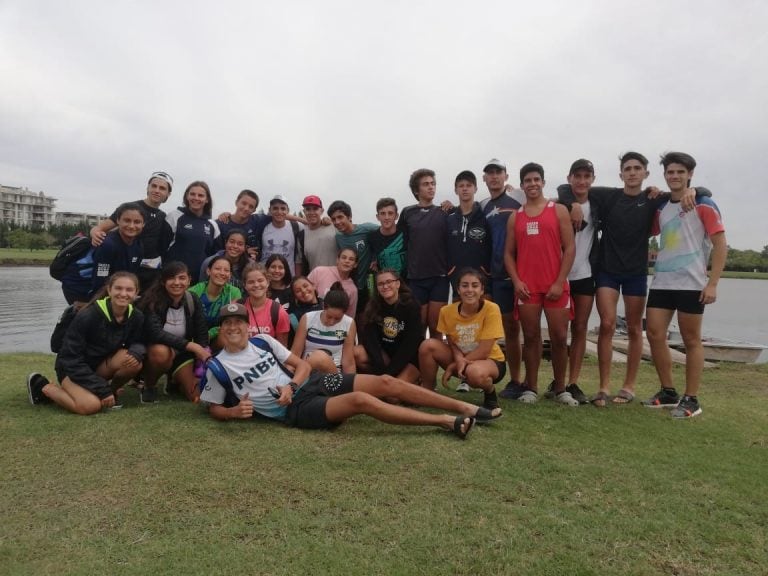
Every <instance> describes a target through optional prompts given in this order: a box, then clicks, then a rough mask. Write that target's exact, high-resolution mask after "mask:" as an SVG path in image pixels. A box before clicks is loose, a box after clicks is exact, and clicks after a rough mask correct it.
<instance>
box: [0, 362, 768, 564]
mask: <svg viewBox="0 0 768 576" xmlns="http://www.w3.org/2000/svg"><path fill="white" fill-rule="evenodd" d="M52 364H53V359H52V356H45V355H34V354H19V355H5V356H2V357H0V406H1V407H2V408H1V410H2V418H0V442H2V445H1V446H0V451H1V453H2V454H3V466H2V472H0V487H1V488H2V494H3V498H2V500H1V501H0V502H1V503H0V517H2V519H3V521H2V523H1V524H0V572H2V573H3V574H54V573H55V574H166V573H167V574H214V573H216V574H312V573H314V574H345V575H348V574H366V575H367V574H447V575H450V574H537V575H538V574H595V575H611V574H616V575H628V574H638V575H640V574H642V575H653V574H677V575H692V574H739V575H746V574H764V573H765V567H766V566H767V565H768V507H767V506H766V505H765V479H766V476H767V475H768V454H767V453H766V449H767V444H768V411H766V409H765V405H766V400H768V384H767V382H768V366H766V365H743V366H720V367H718V368H715V369H712V370H707V371H706V373H705V374H704V379H705V382H704V386H703V395H702V402H703V407H704V413H703V414H702V415H701V416H699V417H697V418H695V419H693V420H690V421H673V420H672V419H671V418H670V417H669V415H668V414H667V413H666V411H653V410H647V409H643V408H642V407H641V406H640V405H638V404H637V403H635V404H633V405H630V406H626V407H612V408H608V409H603V410H599V409H596V408H593V407H588V406H587V407H579V408H575V409H572V408H565V407H561V406H557V405H554V404H553V403H552V402H549V401H543V400H542V401H540V402H539V404H537V405H534V406H523V405H517V404H512V403H505V405H504V407H505V415H504V417H503V418H502V419H501V420H499V421H497V422H495V423H494V424H493V425H491V426H487V427H483V428H477V429H476V430H474V431H473V432H472V434H471V435H470V437H469V439H468V440H467V441H466V442H461V441H459V440H457V439H455V438H454V437H452V436H451V435H449V434H447V433H442V432H439V431H434V430H431V429H423V428H406V427H396V426H387V425H384V424H379V423H378V422H375V421H373V420H372V419H370V418H367V417H362V416H361V417H356V418H353V419H352V420H351V421H349V422H348V423H346V424H344V425H343V426H341V427H340V428H339V429H337V430H335V431H333V432H305V431H299V430H291V429H287V428H284V427H283V426H281V425H277V424H269V423H263V422H227V423H219V422H215V421H213V420H211V419H209V418H208V417H207V415H205V414H204V413H203V412H202V410H201V409H199V408H197V407H195V406H192V405H190V404H187V403H185V402H182V401H174V400H170V399H167V398H163V399H162V402H161V403H160V404H158V405H155V406H141V405H139V404H138V400H137V396H136V392H135V390H129V391H128V392H127V393H126V402H125V404H126V405H125V407H124V408H123V409H122V410H119V411H112V412H109V413H103V414H99V415H97V416H93V417H88V418H83V417H77V416H71V415H69V414H65V413H64V412H63V411H61V410H59V409H57V408H55V407H50V406H42V407H32V406H29V405H28V403H27V397H26V391H25V388H24V386H23V382H24V379H25V376H26V374H27V372H29V371H31V370H33V369H34V370H40V371H43V372H45V373H47V374H48V375H50V374H52ZM615 368H616V370H617V373H618V372H619V371H620V370H621V367H620V366H618V365H617V366H616V367H615ZM548 371H549V365H548V364H545V365H544V366H543V368H542V381H543V382H546V381H548V378H547V376H548V375H549V372H548ZM675 377H676V379H677V380H678V381H679V380H680V379H681V378H682V370H681V369H680V368H676V369H675ZM595 379H596V366H595V364H594V363H593V362H591V361H590V362H589V363H588V365H587V367H586V369H585V376H584V381H585V382H589V383H590V385H586V386H585V388H587V389H588V390H589V391H591V390H592V389H593V388H594V382H595ZM617 379H618V374H617ZM655 388H656V377H655V374H654V372H653V368H652V367H651V366H650V365H644V366H643V367H642V368H641V377H640V386H639V389H640V396H641V397H645V396H648V395H650V394H651V393H652V392H653V391H654V390H655ZM463 397H466V398H468V399H470V400H471V401H479V399H480V397H479V394H476V393H470V394H468V395H466V396H463Z"/></svg>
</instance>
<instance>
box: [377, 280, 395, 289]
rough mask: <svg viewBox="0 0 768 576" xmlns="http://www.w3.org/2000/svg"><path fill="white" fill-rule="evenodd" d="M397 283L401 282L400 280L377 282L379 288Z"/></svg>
mask: <svg viewBox="0 0 768 576" xmlns="http://www.w3.org/2000/svg"><path fill="white" fill-rule="evenodd" d="M395 282H399V280H382V281H381V282H376V286H377V287H378V288H384V287H386V286H392V284H394V283H395Z"/></svg>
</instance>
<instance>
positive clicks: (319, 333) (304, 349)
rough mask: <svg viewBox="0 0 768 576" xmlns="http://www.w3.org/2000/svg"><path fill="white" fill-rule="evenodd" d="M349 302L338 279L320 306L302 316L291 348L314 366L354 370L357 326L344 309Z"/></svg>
mask: <svg viewBox="0 0 768 576" xmlns="http://www.w3.org/2000/svg"><path fill="white" fill-rule="evenodd" d="M348 306H349V296H347V293H346V292H344V290H343V289H342V287H341V284H340V283H338V282H337V283H336V284H334V285H333V286H331V290H330V291H329V292H328V294H326V295H325V300H323V309H322V310H319V311H315V312H307V313H306V314H304V316H302V318H301V320H300V321H299V327H298V328H297V330H296V336H295V337H294V339H293V346H292V347H291V352H292V353H293V354H295V355H296V356H298V357H299V358H303V359H304V360H306V361H307V362H309V365H310V366H312V369H313V370H318V371H320V372H327V373H329V374H333V373H336V372H338V371H341V372H344V373H347V374H349V373H354V372H355V337H356V335H357V328H356V327H355V321H354V320H353V319H352V318H350V317H349V316H347V315H346V314H345V313H344V311H345V310H346V309H347V307H348Z"/></svg>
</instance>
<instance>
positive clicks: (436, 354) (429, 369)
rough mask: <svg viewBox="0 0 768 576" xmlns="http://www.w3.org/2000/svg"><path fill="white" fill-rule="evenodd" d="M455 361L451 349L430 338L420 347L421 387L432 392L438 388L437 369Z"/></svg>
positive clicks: (441, 342)
mask: <svg viewBox="0 0 768 576" xmlns="http://www.w3.org/2000/svg"><path fill="white" fill-rule="evenodd" d="M452 361H453V353H452V352H451V349H450V347H449V346H448V345H447V344H446V343H445V342H443V341H442V340H438V339H436V338H428V339H427V340H424V342H422V343H421V346H419V370H421V385H422V386H424V387H425V388H429V389H430V390H434V389H435V387H436V386H437V381H436V378H437V368H438V366H442V367H443V368H445V367H446V366H448V364H450V363H451V362H452Z"/></svg>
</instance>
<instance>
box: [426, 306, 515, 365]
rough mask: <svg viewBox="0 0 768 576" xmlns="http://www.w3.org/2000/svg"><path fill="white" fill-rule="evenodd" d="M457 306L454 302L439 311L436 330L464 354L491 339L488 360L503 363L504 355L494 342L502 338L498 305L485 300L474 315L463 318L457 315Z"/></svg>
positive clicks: (502, 328)
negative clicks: (483, 341)
mask: <svg viewBox="0 0 768 576" xmlns="http://www.w3.org/2000/svg"><path fill="white" fill-rule="evenodd" d="M459 304H460V303H459V302H454V303H453V304H449V305H447V306H443V307H442V308H441V309H440V319H439V320H438V322H437V329H438V330H439V331H440V332H442V333H443V334H445V335H446V336H447V337H448V339H449V340H450V341H451V342H452V343H453V344H455V345H456V347H457V348H458V349H459V350H461V351H462V352H463V353H464V354H468V353H469V352H472V350H474V349H475V348H477V347H478V346H479V344H480V341H481V340H490V339H493V347H492V348H491V353H490V354H489V355H488V359H489V360H498V361H499V362H504V353H503V352H502V351H501V348H500V347H499V345H498V343H497V342H496V340H498V339H499V338H503V337H504V327H503V326H502V324H501V311H500V310H499V305H498V304H496V303H494V302H491V301H490V300H485V301H484V302H483V306H482V307H481V308H480V310H478V311H477V313H476V314H475V315H473V316H469V317H464V316H461V315H460V314H459Z"/></svg>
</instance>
